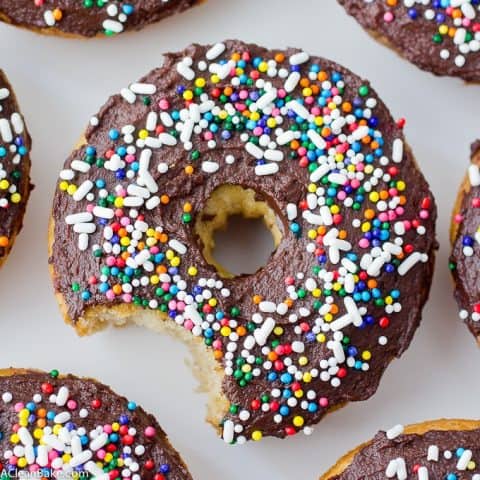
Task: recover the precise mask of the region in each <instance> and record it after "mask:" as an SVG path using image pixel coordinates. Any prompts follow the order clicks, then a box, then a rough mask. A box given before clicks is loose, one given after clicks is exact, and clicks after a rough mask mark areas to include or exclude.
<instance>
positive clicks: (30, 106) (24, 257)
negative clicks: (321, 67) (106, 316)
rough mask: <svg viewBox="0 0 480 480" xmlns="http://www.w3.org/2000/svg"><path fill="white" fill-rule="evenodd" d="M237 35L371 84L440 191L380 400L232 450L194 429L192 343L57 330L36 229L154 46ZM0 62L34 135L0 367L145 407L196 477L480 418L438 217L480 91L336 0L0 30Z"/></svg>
mask: <svg viewBox="0 0 480 480" xmlns="http://www.w3.org/2000/svg"><path fill="white" fill-rule="evenodd" d="M228 37H239V38H242V39H244V40H246V41H254V42H258V43H261V44H265V45H266V46H269V47H284V46H286V45H292V46H298V47H302V48H304V49H305V50H308V51H309V52H311V53H312V54H319V55H324V56H327V57H330V58H332V59H335V60H337V61H339V62H340V63H342V64H344V65H346V66H348V67H350V68H351V69H352V70H353V71H355V72H357V73H358V74H361V75H362V76H365V77H367V78H369V79H370V80H371V81H372V84H373V86H374V87H375V88H376V90H377V91H378V93H379V94H380V95H381V96H382V97H383V99H384V100H385V102H386V103H387V105H389V107H390V108H391V111H392V113H393V115H394V116H395V117H400V116H405V117H406V118H407V120H408V123H407V127H406V136H407V138H408V140H409V142H410V144H411V145H412V147H413V151H414V152H415V154H416V157H417V159H418V162H419V163H420V165H421V166H422V167H423V170H424V172H425V174H426V176H427V178H428V180H429V181H430V183H431V186H432V188H433V191H434V192H435V194H436V197H437V201H438V206H439V212H440V219H439V224H438V239H439V241H440V243H441V248H440V252H439V254H438V258H437V269H436V275H435V280H434V285H433V290H432V293H431V299H430V301H429V303H428V304H427V307H426V309H425V315H424V320H423V323H422V325H421V327H420V329H419V330H418V332H417V334H416V336H415V338H414V341H413V343H412V345H411V347H410V349H409V350H408V352H407V353H406V354H405V355H404V356H403V358H402V359H401V360H398V361H395V362H394V363H393V364H392V365H391V366H390V368H389V369H388V371H387V373H386V375H385V376H384V378H383V381H382V383H381V385H380V388H379V390H378V392H377V394H376V395H375V396H374V397H373V398H372V399H370V400H369V401H367V402H363V403H357V404H352V405H349V406H347V407H346V408H344V409H343V410H341V411H339V412H336V413H334V414H332V415H330V416H328V417H327V418H326V419H325V420H324V421H323V422H322V423H321V424H319V425H318V426H317V428H316V429H315V432H314V434H313V436H311V437H309V438H307V437H304V436H303V435H298V436H297V437H295V438H291V439H288V440H285V441H281V440H275V439H266V440H264V441H262V442H260V443H258V444H257V443H249V444H247V445H246V446H243V447H239V448H235V447H233V448H232V447H228V446H226V445H224V443H223V442H222V441H221V440H219V439H218V438H217V437H216V434H215V432H214V430H213V429H212V428H211V427H210V426H208V425H207V424H206V423H204V420H203V418H204V414H205V409H204V403H205V396H204V395H200V394H197V393H195V392H194V389H195V382H194V380H193V378H192V376H191V374H190V372H189V370H188V368H187V367H186V366H185V363H184V359H185V358H186V357H187V350H186V348H185V347H184V346H182V345H180V344H178V343H176V342H174V341H172V340H171V339H170V338H166V337H160V336H156V335H152V334H149V333H148V332H145V331H142V330H140V329H128V330H118V331H113V330H109V331H107V332H104V333H101V334H99V335H97V336H94V337H92V338H86V339H78V338H77V337H76V336H75V334H74V332H73V330H72V329H71V328H70V327H67V326H65V325H64V324H63V323H62V320H61V318H60V315H59V312H58V310H57V305H56V303H55V299H54V297H53V293H52V286H51V283H50V279H49V275H48V269H47V245H46V236H47V220H48V215H49V208H50V204H51V198H52V193H53V191H54V188H55V183H56V178H57V173H58V171H59V170H60V168H61V166H62V164H63V161H64V158H65V157H66V156H67V155H68V153H69V152H70V150H71V147H72V145H73V144H74V143H75V141H76V140H77V138H78V137H79V135H80V133H81V132H82V130H83V128H84V126H85V125H86V123H87V121H88V119H89V118H90V115H91V114H93V113H95V112H96V111H97V109H98V108H99V107H100V105H101V104H102V103H103V102H104V101H105V100H106V99H107V97H108V95H109V94H111V93H114V92H118V91H119V90H120V88H121V87H123V86H126V85H127V84H128V83H129V82H130V81H133V80H135V79H137V78H138V77H140V76H141V75H143V74H144V73H146V72H148V71H149V70H150V69H151V68H153V67H155V66H157V65H158V63H159V62H160V58H161V54H162V52H164V51H169V50H179V49H182V48H183V47H184V46H186V45H187V44H188V43H191V42H199V43H202V42H215V41H217V40H221V39H224V38H228ZM0 58H1V62H0V63H1V67H2V68H4V69H5V71H6V72H7V74H8V75H9V77H10V79H11V81H12V82H13V84H14V86H15V89H16V92H17V95H18V97H19V100H20V103H21V106H22V110H23V112H24V114H25V117H26V120H27V122H28V127H29V129H30V132H31V134H32V137H33V139H34V149H33V155H32V159H33V171H32V177H33V181H34V183H35V184H36V189H35V190H34V192H33V194H32V197H31V201H30V204H29V206H28V212H27V216H26V219H25V228H24V230H23V231H22V233H21V235H20V237H19V238H18V241H17V243H16V245H15V248H14V250H13V253H12V255H11V257H10V259H9V260H8V262H7V264H6V266H5V267H4V269H3V270H2V272H1V274H0V325H1V327H0V328H1V329H0V332H1V337H2V347H1V349H0V365H2V366H7V365H15V366H32V367H39V368H44V369H51V368H59V369H61V370H62V371H65V372H66V371H71V372H74V373H77V374H80V375H90V376H95V377H97V378H99V379H101V380H102V381H104V382H106V383H109V384H111V385H112V386H113V387H114V388H115V389H116V390H117V391H118V392H121V393H123V394H125V395H127V396H130V397H131V398H134V399H135V400H136V401H137V402H139V403H141V404H143V405H144V406H145V407H146V408H147V409H148V410H150V411H151V412H152V413H154V414H155V415H156V416H157V418H158V419H159V421H160V422H161V423H162V425H163V426H164V428H165V429H166V430H167V432H168V433H169V434H170V437H171V440H172V442H173V444H174V445H175V446H176V448H177V449H178V450H179V451H180V452H181V454H182V455H183V457H184V459H185V461H186V462H187V463H188V465H189V466H190V469H191V472H192V474H193V476H194V478H195V479H196V480H217V479H229V480H240V479H242V480H243V479H249V480H260V479H262V480H265V479H267V480H273V479H287V478H295V479H302V480H303V479H305V480H314V479H316V478H317V477H318V475H319V474H320V472H322V471H324V470H325V469H326V468H327V467H329V466H330V465H331V464H332V463H333V462H335V461H336V460H337V458H338V457H339V456H340V455H342V454H343V453H345V451H346V450H348V449H350V448H352V447H354V446H355V445H356V444H357V443H359V442H361V441H363V440H366V439H368V438H370V437H371V436H372V434H374V433H375V432H376V431H377V430H378V429H379V428H388V427H390V426H391V425H393V424H395V423H399V422H402V423H409V422H415V421H420V420H424V419H428V418H435V417H441V416H455V417H472V418H473V417H476V416H478V415H479V414H480V409H479V407H478V398H479V394H480V385H479V382H478V381H477V380H478V375H477V374H476V373H475V372H476V370H475V368H476V367H477V366H478V365H479V364H480V352H479V351H478V350H477V348H476V346H475V342H474V340H473V338H472V337H471V336H470V335H469V334H468V333H467V329H466V328H465V327H464V326H462V325H461V324H460V322H459V320H458V319H457V310H456V306H455V304H454V301H453V299H452V285H451V281H450V276H449V272H448V270H447V258H448V254H449V244H448V236H447V235H448V234H447V232H448V223H449V215H450V210H451V207H452V203H453V199H454V196H455V193H456V189H457V187H458V185H459V182H460V179H461V177H462V175H463V172H464V170H465V168H466V166H467V161H468V155H469V144H470V142H471V141H472V140H473V139H474V138H476V137H477V136H480V126H479V122H478V111H479V107H480V100H479V98H480V87H478V86H465V85H464V84H462V83H461V82H460V81H458V80H454V79H446V78H443V79H441V78H435V77H433V76H432V75H429V74H427V73H424V72H422V71H420V70H418V69H417V68H415V67H414V66H412V65H410V64H409V63H407V62H406V61H404V60H402V59H400V58H398V57H397V56H396V55H395V54H394V53H392V52H390V51H389V50H387V49H386V48H384V47H382V46H380V45H377V44H376V43H375V42H374V41H373V40H371V39H370V38H369V37H368V36H367V35H366V34H365V33H364V32H363V31H362V30H361V28H360V27H359V26H358V25H357V24H356V23H355V22H354V21H353V20H352V19H350V18H349V17H347V16H346V15H345V13H344V12H343V10H342V9H341V8H340V7H339V6H338V5H337V4H336V2H335V1H334V0H308V1H307V0H299V1H296V2H289V1H287V0H261V1H260V0H242V1H240V2H236V1H233V0H209V1H208V2H207V3H206V4H205V5H203V6H201V7H199V8H196V9H194V10H191V11H189V12H186V13H185V14H183V15H180V16H177V17H174V18H172V19H169V20H166V21H164V22H163V23H161V24H158V25H154V26H152V27H150V28H147V29H146V30H144V31H142V32H139V33H137V34H129V35H123V36H120V37H118V38H116V39H113V40H94V41H75V40H73V41H72V40H64V39H57V38H49V37H41V36H37V35H34V34H32V33H29V32H26V31H22V30H18V29H14V28H11V27H8V26H4V25H1V26H0Z"/></svg>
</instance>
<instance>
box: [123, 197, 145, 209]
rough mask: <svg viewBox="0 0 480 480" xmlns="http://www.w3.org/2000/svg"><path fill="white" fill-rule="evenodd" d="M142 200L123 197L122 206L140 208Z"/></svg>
mask: <svg viewBox="0 0 480 480" xmlns="http://www.w3.org/2000/svg"><path fill="white" fill-rule="evenodd" d="M143 202H144V199H143V198H142V197H125V198H124V199H123V205H124V206H125V207H130V208H132V207H141V206H142V205H143Z"/></svg>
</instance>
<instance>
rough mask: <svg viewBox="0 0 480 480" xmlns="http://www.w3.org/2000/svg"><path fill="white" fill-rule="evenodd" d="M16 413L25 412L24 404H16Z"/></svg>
mask: <svg viewBox="0 0 480 480" xmlns="http://www.w3.org/2000/svg"><path fill="white" fill-rule="evenodd" d="M14 408H15V411H16V412H17V413H18V412H19V411H20V410H23V409H24V408H25V405H24V404H23V403H22V402H19V403H16V404H15V407H14Z"/></svg>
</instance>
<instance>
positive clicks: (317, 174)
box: [310, 163, 332, 183]
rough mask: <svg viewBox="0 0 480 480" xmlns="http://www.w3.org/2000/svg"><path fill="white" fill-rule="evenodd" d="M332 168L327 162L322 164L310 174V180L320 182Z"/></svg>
mask: <svg viewBox="0 0 480 480" xmlns="http://www.w3.org/2000/svg"><path fill="white" fill-rule="evenodd" d="M331 169H332V168H331V167H330V165H328V164H327V163H324V164H323V165H320V166H319V167H318V168H317V169H316V170H314V171H313V172H312V173H311V174H310V181H311V182H312V183H316V182H318V181H319V180H320V179H321V178H322V177H324V176H325V175H326V174H327V173H328V172H329V171H330V170H331Z"/></svg>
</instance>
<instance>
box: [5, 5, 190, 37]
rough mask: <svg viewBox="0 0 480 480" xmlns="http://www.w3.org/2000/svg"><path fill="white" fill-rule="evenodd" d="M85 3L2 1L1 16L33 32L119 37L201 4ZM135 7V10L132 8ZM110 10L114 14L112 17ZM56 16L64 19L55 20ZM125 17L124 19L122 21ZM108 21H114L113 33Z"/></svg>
mask: <svg viewBox="0 0 480 480" xmlns="http://www.w3.org/2000/svg"><path fill="white" fill-rule="evenodd" d="M85 3H86V2H84V1H83V0H80V1H79V0H46V1H44V2H42V5H39V6H37V5H35V2H34V1H33V0H15V2H12V1H11V0H0V16H1V14H3V15H5V16H6V17H7V20H8V21H9V22H10V23H13V24H14V25H18V26H21V27H27V28H34V29H48V28H50V27H54V28H55V30H59V31H61V32H63V33H66V34H73V35H81V36H83V37H95V36H97V35H99V34H103V33H106V34H108V35H111V34H112V33H119V31H117V30H116V28H119V29H121V30H120V31H126V30H139V29H141V28H143V27H144V26H145V25H148V24H150V23H154V22H157V21H159V20H162V19H163V18H165V17H167V16H169V15H173V14H175V13H179V12H182V11H183V10H186V9H187V8H190V7H192V6H193V5H195V4H196V3H199V0H166V1H165V0H129V1H128V2H123V1H122V2H117V1H111V0H108V1H107V0H106V1H104V2H103V5H102V6H97V5H96V3H97V2H96V1H93V2H92V4H93V5H91V6H89V7H86V6H85ZM132 7H133V8H132ZM109 8H110V9H112V8H113V10H114V12H112V13H114V14H113V15H112V14H111V13H110V12H109ZM57 12H60V16H61V18H59V19H58V20H56V19H55V15H56V14H57ZM120 15H124V17H123V18H121V17H119V16H120ZM105 21H114V22H116V23H117V25H115V26H114V28H113V29H111V28H109V27H108V23H107V24H104V22H105Z"/></svg>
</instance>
